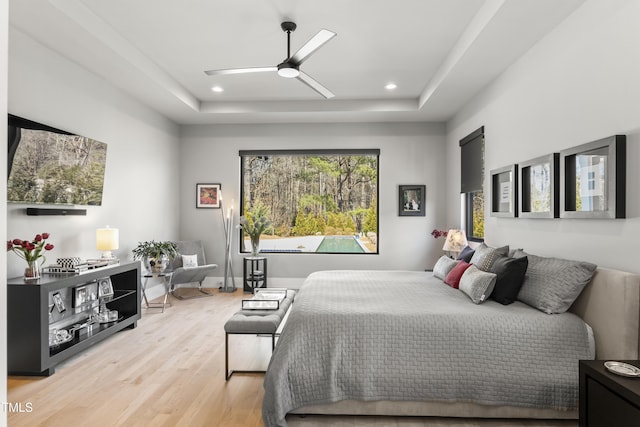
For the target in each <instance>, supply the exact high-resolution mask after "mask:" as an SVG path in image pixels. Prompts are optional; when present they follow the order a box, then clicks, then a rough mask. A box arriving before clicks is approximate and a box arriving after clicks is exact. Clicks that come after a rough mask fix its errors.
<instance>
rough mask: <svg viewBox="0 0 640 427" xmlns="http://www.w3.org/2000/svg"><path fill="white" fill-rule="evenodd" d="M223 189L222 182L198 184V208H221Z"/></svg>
mask: <svg viewBox="0 0 640 427" xmlns="http://www.w3.org/2000/svg"><path fill="white" fill-rule="evenodd" d="M221 189H222V186H221V185H220V184H196V208H198V209H219V208H220V197H221V194H220V192H221Z"/></svg>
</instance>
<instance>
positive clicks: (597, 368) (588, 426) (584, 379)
mask: <svg viewBox="0 0 640 427" xmlns="http://www.w3.org/2000/svg"><path fill="white" fill-rule="evenodd" d="M604 362H605V361H604V360H581V361H580V407H579V412H580V427H637V426H638V425H640V378H628V377H623V376H620V375H616V374H613V373H611V372H609V371H608V370H607V368H605V367H604ZM620 362H626V363H629V364H632V365H634V366H638V367H640V360H620Z"/></svg>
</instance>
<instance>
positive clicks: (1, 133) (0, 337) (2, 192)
mask: <svg viewBox="0 0 640 427" xmlns="http://www.w3.org/2000/svg"><path fill="white" fill-rule="evenodd" d="M0 23H1V24H2V25H0V52H1V53H0V117H6V115H7V74H8V73H7V62H8V56H7V53H6V52H8V50H9V49H8V46H9V30H8V28H9V25H8V24H9V2H8V0H0ZM6 140H7V122H3V123H2V124H0V141H6ZM6 165H7V151H6V150H0V175H2V176H6V171H7V169H6V167H7V166H6ZM6 200H7V187H6V185H1V186H0V241H5V240H7V231H6V223H7V215H6V213H5V207H6V206H7V202H6ZM6 257H7V253H6V252H4V251H3V252H2V255H0V301H6V300H7V267H6V265H7V263H6V259H7V258H6ZM6 319H7V304H5V303H4V302H0V343H6V342H7V321H6ZM4 348H5V345H4V344H2V345H0V349H3V350H2V351H0V384H2V386H0V402H6V401H7V387H6V384H7V352H6V351H4ZM6 425H7V413H6V412H5V411H3V412H2V413H1V414H0V427H5V426H6Z"/></svg>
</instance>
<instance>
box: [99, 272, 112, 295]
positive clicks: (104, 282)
mask: <svg viewBox="0 0 640 427" xmlns="http://www.w3.org/2000/svg"><path fill="white" fill-rule="evenodd" d="M112 296H113V284H112V283H111V278H110V277H105V278H104V279H98V297H99V298H106V297H112Z"/></svg>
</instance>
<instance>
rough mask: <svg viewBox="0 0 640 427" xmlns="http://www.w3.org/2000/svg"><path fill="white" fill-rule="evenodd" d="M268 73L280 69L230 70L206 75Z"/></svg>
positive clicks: (210, 71)
mask: <svg viewBox="0 0 640 427" xmlns="http://www.w3.org/2000/svg"><path fill="white" fill-rule="evenodd" d="M268 71H278V67H252V68H228V69H226V70H207V71H205V72H204V73H205V74H207V75H209V76H223V75H225V74H246V73H264V72H268Z"/></svg>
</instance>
